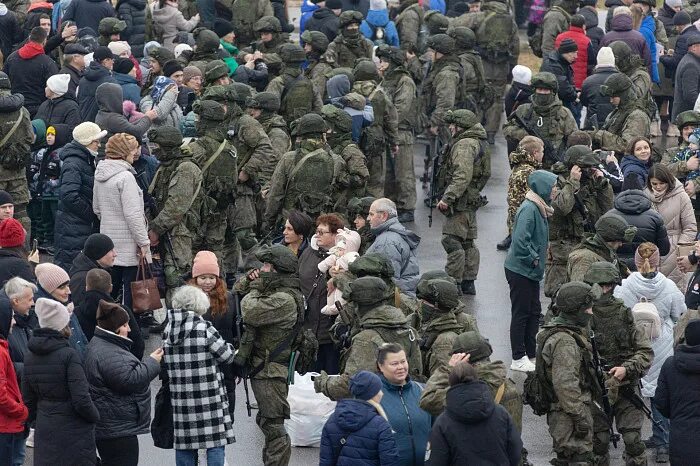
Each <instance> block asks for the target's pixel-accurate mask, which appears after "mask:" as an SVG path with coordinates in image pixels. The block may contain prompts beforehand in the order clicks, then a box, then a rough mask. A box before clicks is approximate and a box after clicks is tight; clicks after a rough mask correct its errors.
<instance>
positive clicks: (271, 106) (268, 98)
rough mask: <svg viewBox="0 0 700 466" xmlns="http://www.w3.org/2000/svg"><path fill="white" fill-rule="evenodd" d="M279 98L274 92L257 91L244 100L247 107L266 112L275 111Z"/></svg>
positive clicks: (277, 108) (278, 104)
mask: <svg viewBox="0 0 700 466" xmlns="http://www.w3.org/2000/svg"><path fill="white" fill-rule="evenodd" d="M280 105H281V104H280V98H279V96H278V95H277V94H275V93H274V92H258V93H257V94H255V95H254V96H251V97H248V98H247V99H246V100H245V106H246V107H248V108H259V109H260V110H265V111H268V112H273V113H274V112H276V111H278V110H279V109H280Z"/></svg>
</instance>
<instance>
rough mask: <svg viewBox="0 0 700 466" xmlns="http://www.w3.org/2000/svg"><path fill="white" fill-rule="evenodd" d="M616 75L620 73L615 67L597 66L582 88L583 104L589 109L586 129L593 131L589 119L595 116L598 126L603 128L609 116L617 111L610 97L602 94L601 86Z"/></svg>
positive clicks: (581, 98)
mask: <svg viewBox="0 0 700 466" xmlns="http://www.w3.org/2000/svg"><path fill="white" fill-rule="evenodd" d="M615 73H619V71H618V70H617V68H615V67H614V66H597V67H596V68H595V70H594V71H593V74H591V75H590V76H588V77H587V78H586V79H585V80H584V81H583V85H582V86H581V97H580V100H581V104H582V105H584V106H585V107H587V108H588V117H586V123H585V125H584V128H585V129H593V126H592V125H591V123H590V119H589V117H590V116H592V115H595V116H596V118H597V120H598V125H599V126H602V125H603V123H605V120H606V119H607V118H608V115H610V113H611V112H612V111H613V110H614V109H615V107H613V105H612V104H611V103H610V97H606V96H604V95H603V94H601V93H600V86H602V85H603V84H605V81H606V80H607V79H608V78H609V77H610V76H612V75H613V74H615Z"/></svg>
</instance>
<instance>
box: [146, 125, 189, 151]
mask: <svg viewBox="0 0 700 466" xmlns="http://www.w3.org/2000/svg"><path fill="white" fill-rule="evenodd" d="M148 140H149V141H150V142H152V143H155V144H158V145H159V146H160V147H180V146H181V145H182V133H180V130H179V129H177V128H175V127H174V126H158V127H157V128H151V129H149V130H148Z"/></svg>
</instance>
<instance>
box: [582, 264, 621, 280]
mask: <svg viewBox="0 0 700 466" xmlns="http://www.w3.org/2000/svg"><path fill="white" fill-rule="evenodd" d="M583 281H584V282H586V283H588V284H589V285H594V284H596V283H597V284H599V285H608V284H611V283H614V284H615V285H619V284H620V283H621V282H622V278H621V277H620V271H619V270H618V268H617V267H615V265H614V264H612V263H611V262H603V261H599V262H594V263H593V265H591V266H590V268H589V269H588V270H587V271H586V274H585V275H584V276H583Z"/></svg>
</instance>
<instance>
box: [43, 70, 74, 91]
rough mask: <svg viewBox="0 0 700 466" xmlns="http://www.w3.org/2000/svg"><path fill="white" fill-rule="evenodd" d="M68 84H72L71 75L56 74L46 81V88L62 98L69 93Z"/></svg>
mask: <svg viewBox="0 0 700 466" xmlns="http://www.w3.org/2000/svg"><path fill="white" fill-rule="evenodd" d="M68 83H70V75H69V74H54V75H53V76H51V77H50V78H49V79H47V80H46V87H48V88H49V90H50V91H51V92H53V93H54V94H58V95H59V96H62V95H63V94H65V93H66V92H68Z"/></svg>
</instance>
